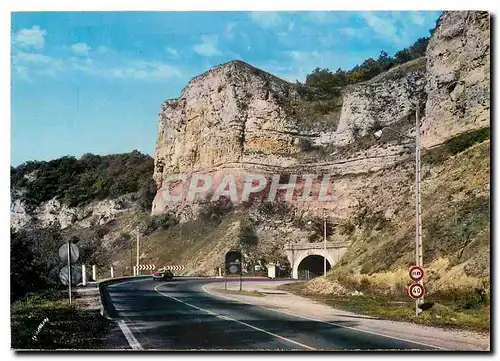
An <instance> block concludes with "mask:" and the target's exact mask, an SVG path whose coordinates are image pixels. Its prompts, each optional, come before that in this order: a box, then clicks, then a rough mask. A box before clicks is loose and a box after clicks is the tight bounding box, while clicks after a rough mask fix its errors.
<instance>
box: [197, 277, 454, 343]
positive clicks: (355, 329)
mask: <svg viewBox="0 0 500 361" xmlns="http://www.w3.org/2000/svg"><path fill="white" fill-rule="evenodd" d="M205 286H206V285H205ZM205 286H202V287H201V289H202V290H203V291H205V292H206V293H208V294H210V295H212V296H215V297H219V298H225V299H227V300H230V301H235V302H239V303H245V304H247V305H252V306H255V307H260V308H264V309H266V310H270V311H274V312H278V313H284V314H287V315H290V316H295V317H299V318H303V319H306V320H309V321H316V322H320V323H326V324H327V325H331V326H337V327H342V328H347V329H350V330H354V331H359V332H364V333H369V334H372V335H376V336H382V337H386V338H392V339H394V340H399V341H404V342H409V343H414V344H417V345H421V346H425V347H431V348H437V349H439V350H445V351H449V350H448V349H446V348H443V347H439V346H434V345H428V344H425V343H423V342H418V341H411V340H407V339H404V338H400V337H394V336H389V335H384V334H382V333H378V332H373V331H367V330H362V329H359V328H355V327H350V326H345V325H341V324H338V323H335V322H328V321H322V320H319V319H316V318H311V317H306V316H301V315H297V314H295V313H292V312H286V311H282V310H276V309H274V308H269V307H266V306H261V305H255V304H253V303H250V302H245V301H240V300H237V299H235V298H231V297H226V296H222V295H218V294H215V293H213V292H210V291H208V290H207V289H206V288H205Z"/></svg>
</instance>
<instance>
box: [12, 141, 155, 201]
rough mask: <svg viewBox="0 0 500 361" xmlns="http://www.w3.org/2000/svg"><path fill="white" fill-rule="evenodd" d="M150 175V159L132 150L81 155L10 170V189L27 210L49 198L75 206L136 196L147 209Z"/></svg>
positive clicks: (150, 196)
mask: <svg viewBox="0 0 500 361" xmlns="http://www.w3.org/2000/svg"><path fill="white" fill-rule="evenodd" d="M152 175H153V159H152V158H151V157H150V156H149V155H144V154H141V153H140V152H138V151H136V150H134V151H133V152H130V153H126V154H113V155H106V156H99V155H93V154H85V155H83V156H82V157H81V158H80V159H76V158H75V157H69V156H66V157H62V158H58V159H54V160H51V161H48V162H45V161H29V162H26V163H23V164H21V165H20V166H18V167H15V168H14V167H11V189H16V190H19V191H20V194H21V195H20V198H21V200H22V201H24V202H25V204H26V206H27V207H28V209H33V208H35V207H37V206H38V205H40V204H41V203H42V202H46V201H48V200H50V199H52V198H56V199H58V200H59V201H61V202H62V203H64V204H67V205H68V206H70V207H75V206H80V205H85V204H88V203H89V202H91V201H92V200H103V199H106V198H117V197H119V196H121V195H124V194H127V193H136V194H137V198H138V199H137V200H138V202H139V204H140V205H141V207H142V208H143V209H144V210H150V209H151V203H152V201H153V198H154V194H155V192H156V187H155V184H154V182H153V179H152Z"/></svg>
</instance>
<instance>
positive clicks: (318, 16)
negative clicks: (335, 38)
mask: <svg viewBox="0 0 500 361" xmlns="http://www.w3.org/2000/svg"><path fill="white" fill-rule="evenodd" d="M307 19H308V20H310V21H312V22H315V23H326V22H329V21H330V20H331V19H330V16H329V13H328V12H326V11H311V12H308V13H307Z"/></svg>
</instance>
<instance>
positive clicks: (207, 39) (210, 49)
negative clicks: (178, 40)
mask: <svg viewBox="0 0 500 361" xmlns="http://www.w3.org/2000/svg"><path fill="white" fill-rule="evenodd" d="M193 49H194V51H195V53H197V54H200V55H203V56H214V55H221V54H222V53H221V52H220V50H219V49H217V36H215V35H211V36H209V35H202V36H201V43H199V44H195V45H193Z"/></svg>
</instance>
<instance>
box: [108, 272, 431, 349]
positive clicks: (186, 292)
mask: <svg viewBox="0 0 500 361" xmlns="http://www.w3.org/2000/svg"><path fill="white" fill-rule="evenodd" d="M209 282H214V280H213V279H208V280H199V279H197V280H196V279H195V280H189V279H177V280H173V281H169V282H158V281H153V280H151V279H142V280H132V281H125V282H119V283H116V284H112V285H108V286H107V287H106V288H105V289H104V291H103V292H104V297H106V298H107V302H106V303H105V304H106V307H107V309H106V311H107V314H108V315H109V316H110V317H111V318H113V319H115V320H116V321H117V322H118V325H119V326H120V328H121V330H122V332H123V334H124V336H125V338H126V340H127V342H128V344H129V347H130V348H132V349H136V350H264V351H287V350H300V351H321V350H424V349H426V350H432V348H431V347H430V346H429V347H426V346H423V345H421V344H418V343H412V342H410V341H402V340H398V339H394V338H391V337H389V336H387V337H386V336H382V335H375V334H370V333H365V332H362V331H358V330H355V329H352V328H345V327H354V328H355V327H356V321H338V320H337V321H335V320H331V321H332V322H334V323H335V325H331V324H326V323H321V322H317V321H312V320H311V321H310V320H306V319H303V318H299V317H296V316H293V315H290V314H284V313H279V312H275V311H272V310H269V309H265V308H261V307H257V306H252V305H249V304H245V303H240V302H237V301H231V300H228V299H222V298H219V297H217V296H215V295H212V294H208V293H206V292H205V291H204V290H203V289H202V287H203V285H205V284H207V283H209ZM343 326H345V327H343Z"/></svg>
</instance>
